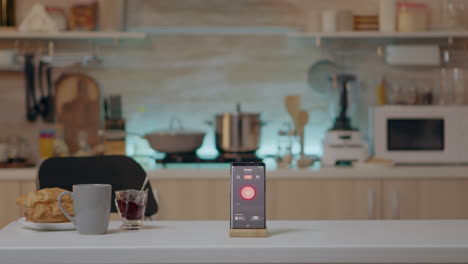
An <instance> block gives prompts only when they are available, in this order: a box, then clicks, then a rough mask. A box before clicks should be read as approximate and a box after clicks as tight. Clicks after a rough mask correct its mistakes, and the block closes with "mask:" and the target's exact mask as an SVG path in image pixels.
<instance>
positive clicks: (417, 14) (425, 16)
mask: <svg viewBox="0 0 468 264" xmlns="http://www.w3.org/2000/svg"><path fill="white" fill-rule="evenodd" d="M428 22H429V9H428V7H427V5H426V4H420V3H399V4H398V31H399V32H421V31H426V30H427V29H428V24H429V23H428Z"/></svg>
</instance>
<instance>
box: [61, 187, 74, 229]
mask: <svg viewBox="0 0 468 264" xmlns="http://www.w3.org/2000/svg"><path fill="white" fill-rule="evenodd" d="M65 194H68V195H70V196H71V197H72V199H73V193H72V192H69V191H65V192H63V193H61V194H60V195H59V197H58V198H57V202H58V206H59V208H60V211H62V213H63V214H64V215H65V216H66V217H67V218H68V219H70V221H72V223H73V225H75V226H76V219H75V217H72V216H71V215H69V214H68V213H67V211H66V210H65V209H64V208H63V206H62V197H63V196H64V195H65Z"/></svg>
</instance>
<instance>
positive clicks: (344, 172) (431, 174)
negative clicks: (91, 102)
mask: <svg viewBox="0 0 468 264" xmlns="http://www.w3.org/2000/svg"><path fill="white" fill-rule="evenodd" d="M147 173H148V174H149V175H150V178H151V179H153V180H157V179H181V180H183V179H223V178H226V179H227V178H228V177H229V170H228V169H220V168H219V166H218V167H215V168H212V167H210V166H204V165H193V166H192V167H191V166H187V165H181V166H180V167H173V168H170V169H156V170H149V171H147ZM36 174H37V169H35V168H27V169H0V181H1V180H3V181H9V180H34V179H35V177H36ZM267 177H268V179H322V178H323V179H426V178H437V179H440V178H447V179H457V178H468V166H397V167H393V168H311V169H303V170H301V169H275V170H267Z"/></svg>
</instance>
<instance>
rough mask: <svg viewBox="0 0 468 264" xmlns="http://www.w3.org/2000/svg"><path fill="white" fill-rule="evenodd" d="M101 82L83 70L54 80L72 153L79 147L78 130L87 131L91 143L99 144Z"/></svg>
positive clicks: (58, 112)
mask: <svg viewBox="0 0 468 264" xmlns="http://www.w3.org/2000/svg"><path fill="white" fill-rule="evenodd" d="M100 102H101V100H100V90H99V86H98V83H97V82H96V81H95V80H94V79H93V78H92V77H90V76H88V75H85V74H82V73H64V74H62V75H61V76H60V77H59V78H58V79H57V81H56V82H55V109H56V115H57V122H58V123H60V124H62V125H63V128H64V136H65V142H66V143H67V145H68V148H69V150H70V154H71V155H73V154H74V153H75V152H76V151H78V148H79V147H78V134H79V132H80V131H84V132H86V133H87V134H88V143H89V145H90V146H91V147H93V146H95V145H97V144H98V140H99V139H98V130H99V129H100V127H101V104H100Z"/></svg>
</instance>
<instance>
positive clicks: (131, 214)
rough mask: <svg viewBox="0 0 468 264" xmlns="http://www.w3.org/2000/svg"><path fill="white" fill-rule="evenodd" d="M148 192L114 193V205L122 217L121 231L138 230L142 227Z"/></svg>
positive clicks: (126, 191)
mask: <svg viewBox="0 0 468 264" xmlns="http://www.w3.org/2000/svg"><path fill="white" fill-rule="evenodd" d="M147 200H148V190H146V191H139V190H122V191H116V192H115V205H116V206H117V210H118V211H119V214H120V216H122V221H123V224H122V226H121V227H120V228H121V229H127V230H128V229H130V230H134V229H140V228H142V227H143V219H144V217H145V210H146V202H147Z"/></svg>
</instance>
